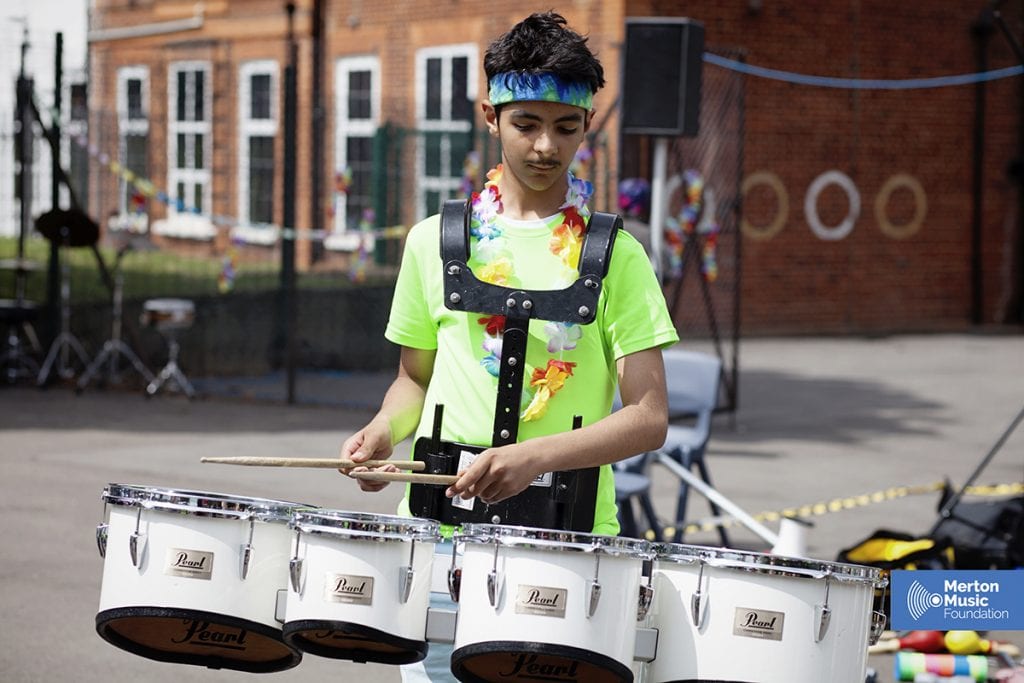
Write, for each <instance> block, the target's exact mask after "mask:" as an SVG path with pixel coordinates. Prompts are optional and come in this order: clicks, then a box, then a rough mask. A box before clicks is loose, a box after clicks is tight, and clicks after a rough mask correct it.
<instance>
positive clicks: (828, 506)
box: [647, 481, 1024, 541]
mask: <svg viewBox="0 0 1024 683" xmlns="http://www.w3.org/2000/svg"><path fill="white" fill-rule="evenodd" d="M945 486H947V483H946V482H942V481H937V482H932V483H931V484H920V485H917V486H893V487H890V488H887V489H882V490H880V491H875V492H874V493H862V494H860V495H858V496H849V497H846V498H833V499H832V500H828V501H820V502H817V503H809V504H807V505H801V506H799V507H790V508H785V509H782V510H778V511H767V512H759V513H757V514H755V515H751V517H752V518H753V519H754V520H755V521H758V522H778V521H780V520H781V519H783V518H785V517H820V516H822V515H827V514H829V513H832V512H841V511H843V510H853V509H855V508H861V507H867V506H868V505H874V504H876V503H884V502H886V501H890V500H896V499H898V498H906V497H907V496H919V495H922V494H926V493H934V492H936V491H941V490H942V489H943V488H944V487H945ZM1021 493H1024V483H1014V484H990V485H987V486H968V487H967V489H966V490H965V491H964V494H965V495H969V496H1015V495H1020V494H1021ZM739 524H741V523H740V522H739V520H736V519H733V518H731V517H730V518H715V519H709V520H704V521H700V522H693V523H691V524H687V525H686V526H684V527H683V534H684V535H686V534H694V533H698V532H702V531H716V530H717V529H718V528H719V527H722V528H726V529H729V528H731V527H734V526H737V525H739ZM674 535H675V527H674V526H667V527H665V529H664V536H665V538H666V539H669V538H672V537H673V536H674ZM647 537H648V540H651V541H653V540H657V539H655V538H654V532H653V531H652V530H648V531H647Z"/></svg>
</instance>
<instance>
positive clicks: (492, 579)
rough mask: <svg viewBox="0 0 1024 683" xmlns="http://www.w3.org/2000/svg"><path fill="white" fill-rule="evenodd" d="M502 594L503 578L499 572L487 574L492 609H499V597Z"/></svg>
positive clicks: (488, 596)
mask: <svg viewBox="0 0 1024 683" xmlns="http://www.w3.org/2000/svg"><path fill="white" fill-rule="evenodd" d="M500 594H501V577H500V576H499V575H498V572H497V570H494V569H492V570H491V571H489V572H487V599H488V600H489V601H490V603H491V607H493V608H494V609H498V596H499V595H500Z"/></svg>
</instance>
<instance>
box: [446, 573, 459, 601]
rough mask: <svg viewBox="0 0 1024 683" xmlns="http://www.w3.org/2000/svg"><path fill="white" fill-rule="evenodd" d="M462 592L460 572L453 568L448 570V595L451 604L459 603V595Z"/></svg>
mask: <svg viewBox="0 0 1024 683" xmlns="http://www.w3.org/2000/svg"><path fill="white" fill-rule="evenodd" d="M461 590H462V570H461V569H456V568H455V567H449V568H448V595H450V596H451V597H452V601H453V602H458V601H459V593H460V592H461Z"/></svg>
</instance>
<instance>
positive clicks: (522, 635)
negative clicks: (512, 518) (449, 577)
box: [454, 543, 642, 668]
mask: <svg viewBox="0 0 1024 683" xmlns="http://www.w3.org/2000/svg"><path fill="white" fill-rule="evenodd" d="M595 555H596V553H593V552H572V551H558V550H544V549H539V548H536V547H533V548H520V547H515V546H514V545H502V546H500V548H499V550H498V565H497V570H498V573H499V575H500V576H501V577H502V582H503V588H502V590H500V591H499V599H498V604H497V608H495V607H492V606H491V603H490V601H489V599H488V593H487V575H488V573H489V572H490V571H491V569H492V568H493V567H494V544H491V543H467V544H466V545H465V549H464V553H463V557H462V585H461V589H460V593H459V608H458V620H457V623H456V626H455V643H454V648H455V649H456V650H458V649H459V648H461V647H465V646H467V645H473V644H476V643H486V642H490V641H505V640H508V641H522V642H537V643H547V644H552V645H565V646H570V647H576V648H580V649H582V650H588V651H591V652H596V653H600V654H603V655H606V656H608V657H611V658H612V659H615V660H616V661H618V662H620V663H622V664H623V665H624V666H626V667H627V668H630V667H632V665H633V653H634V650H635V646H636V620H637V609H638V601H639V588H640V579H641V576H640V574H641V569H642V560H641V559H640V558H638V557H630V556H624V555H619V556H613V555H607V554H602V555H601V558H600V573H599V576H598V579H599V581H600V584H601V587H602V591H601V597H600V601H599V602H598V606H597V609H596V611H595V612H594V616H592V617H587V605H588V602H589V595H590V592H589V588H590V582H591V581H592V579H593V578H594V566H595ZM520 585H527V586H545V587H554V588H562V589H565V590H566V591H567V596H566V598H567V599H566V604H565V616H564V618H563V617H557V616H542V615H536V614H517V613H516V610H515V600H516V594H517V591H518V587H519V586H520Z"/></svg>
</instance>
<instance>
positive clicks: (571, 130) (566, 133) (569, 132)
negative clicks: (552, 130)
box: [558, 126, 579, 135]
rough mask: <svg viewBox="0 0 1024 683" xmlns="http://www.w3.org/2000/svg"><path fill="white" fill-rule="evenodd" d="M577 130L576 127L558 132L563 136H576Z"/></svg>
mask: <svg viewBox="0 0 1024 683" xmlns="http://www.w3.org/2000/svg"><path fill="white" fill-rule="evenodd" d="M577 130H579V128H578V127H575V126H574V127H572V128H559V129H558V132H559V133H561V134H562V135H575V134H576V131H577Z"/></svg>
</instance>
